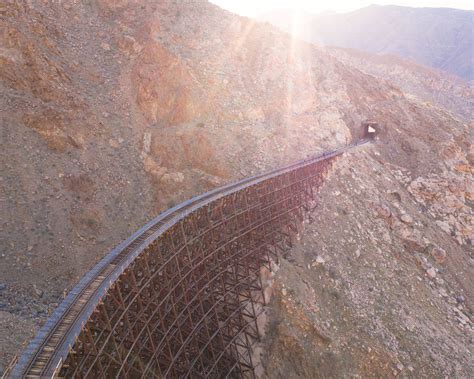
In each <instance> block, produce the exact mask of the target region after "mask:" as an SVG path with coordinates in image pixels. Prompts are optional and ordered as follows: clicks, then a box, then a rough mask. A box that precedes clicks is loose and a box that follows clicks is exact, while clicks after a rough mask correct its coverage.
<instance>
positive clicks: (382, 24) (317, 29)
mask: <svg viewBox="0 0 474 379" xmlns="http://www.w3.org/2000/svg"><path fill="white" fill-rule="evenodd" d="M473 17H474V12H473V11H468V10H460V9H449V8H410V7H400V6H394V5H387V6H380V5H370V6H368V7H365V8H362V9H358V10H356V11H354V12H350V13H341V14H335V13H334V14H323V15H320V16H313V17H310V15H308V14H303V17H300V20H301V22H302V23H303V24H304V25H302V26H299V29H300V30H301V31H304V33H305V34H306V37H307V38H308V40H309V41H312V42H316V43H318V44H322V45H325V46H338V47H343V48H352V49H357V50H361V51H365V52H369V53H375V54H394V55H398V56H400V57H404V58H408V59H410V60H413V61H415V62H418V63H421V64H423V65H426V66H431V67H434V68H438V69H441V70H444V71H446V72H449V73H451V74H454V75H457V76H459V77H461V78H464V79H465V80H468V81H472V80H474V72H473V66H474V56H473V53H472V51H473V46H474V35H473V34H472V23H473ZM262 18H263V19H264V20H267V21H269V22H271V23H273V24H275V25H277V26H279V27H281V28H283V29H284V30H288V31H291V28H292V21H291V17H289V13H288V12H285V13H281V12H274V13H270V14H267V15H265V16H264V17H262Z"/></svg>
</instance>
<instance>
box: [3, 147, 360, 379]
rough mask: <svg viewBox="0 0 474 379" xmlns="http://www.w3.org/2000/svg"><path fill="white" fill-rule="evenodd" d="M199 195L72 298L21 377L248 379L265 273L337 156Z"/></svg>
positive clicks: (116, 254)
mask: <svg viewBox="0 0 474 379" xmlns="http://www.w3.org/2000/svg"><path fill="white" fill-rule="evenodd" d="M366 142H367V140H361V141H359V142H358V143H355V144H352V145H349V146H345V147H343V148H340V149H338V150H334V151H331V152H326V153H323V154H321V155H318V156H315V157H312V158H309V159H305V160H302V161H299V162H296V163H294V164H292V165H289V166H287V167H283V168H280V169H278V170H275V171H272V172H268V173H265V174H261V175H258V176H254V177H251V178H247V179H244V180H242V181H240V182H238V183H235V184H231V185H227V186H224V187H222V188H218V189H216V190H213V191H210V192H207V193H205V194H203V195H200V196H196V197H194V198H192V199H191V200H188V201H186V202H184V203H181V204H179V205H177V206H175V207H173V208H171V209H169V210H167V211H165V212H164V213H162V214H160V215H159V216H158V217H157V218H155V219H154V220H152V221H151V222H149V223H148V224H147V225H145V226H144V227H143V228H141V229H140V230H139V231H137V232H136V233H135V234H133V235H132V236H131V237H130V238H128V239H127V240H126V241H124V242H123V243H121V244H120V245H119V246H117V247H116V248H115V249H114V250H113V251H111V252H110V253H109V254H108V255H106V256H105V257H104V258H103V259H102V260H101V261H100V262H99V263H98V264H97V265H96V266H95V267H94V268H93V269H92V270H91V271H90V272H89V273H87V274H86V275H85V276H84V277H83V278H82V280H81V281H80V282H79V283H78V284H77V285H76V286H75V287H74V289H73V290H72V291H71V292H70V293H69V295H68V296H67V297H66V299H65V300H64V301H63V302H62V304H61V305H60V306H59V307H58V308H57V309H56V311H55V312H54V313H53V315H52V316H51V317H50V318H49V320H48V321H47V322H46V324H45V325H44V326H43V328H42V329H41V330H40V332H39V333H38V335H37V336H36V337H35V339H34V340H33V341H32V342H31V343H30V345H29V347H28V348H27V349H26V351H25V352H24V353H23V355H22V356H21V357H20V359H19V360H18V362H17V364H16V365H15V366H14V367H13V369H12V371H11V372H10V376H11V377H14V378H17V377H27V378H30V377H31V378H33V377H65V378H71V377H78V378H108V377H130V378H135V377H137V378H138V377H141V378H151V377H159V378H161V377H166V378H168V377H169V378H181V377H193V378H198V377H211V378H221V377H254V376H255V373H254V369H255V362H254V352H253V350H254V349H253V347H254V344H255V342H256V341H258V340H259V338H260V336H261V330H259V323H258V317H259V315H260V314H261V313H262V312H263V309H264V308H263V307H264V305H265V303H266V301H267V300H268V299H266V297H265V293H264V284H263V282H262V275H263V274H262V273H263V272H264V271H265V270H267V271H269V270H271V262H272V260H277V257H278V255H279V254H283V253H285V252H287V251H288V249H290V248H291V246H292V237H293V236H294V235H295V233H296V232H297V227H298V223H299V222H301V220H302V219H303V215H304V212H305V211H308V210H310V207H312V206H313V205H314V200H315V194H316V190H317V188H318V187H319V186H320V185H321V183H322V182H323V179H324V177H325V174H326V173H327V171H328V169H329V168H330V166H331V164H332V162H333V160H334V159H336V157H338V156H339V155H341V154H343V153H344V152H345V151H347V150H349V149H352V148H354V147H356V146H358V145H361V144H364V143H366Z"/></svg>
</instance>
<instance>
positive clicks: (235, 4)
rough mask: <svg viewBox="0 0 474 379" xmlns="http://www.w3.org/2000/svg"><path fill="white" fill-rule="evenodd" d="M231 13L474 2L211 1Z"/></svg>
mask: <svg viewBox="0 0 474 379" xmlns="http://www.w3.org/2000/svg"><path fill="white" fill-rule="evenodd" d="M210 2H211V3H214V4H217V5H219V6H220V7H222V8H225V9H228V10H230V11H231V12H234V13H238V14H241V15H243V16H249V17H253V16H260V15H262V14H265V13H267V12H269V11H272V10H275V9H301V10H305V11H308V12H311V13H319V12H323V11H327V10H329V11H335V12H348V11H353V10H355V9H358V8H362V7H366V6H367V5H370V4H380V5H387V4H395V5H404V6H407V7H448V8H461V9H473V8H474V5H473V4H474V1H466V0H393V1H384V0H378V1H377V0H375V1H374V0H372V1H370V0H368V1H364V0H331V1H318V0H210Z"/></svg>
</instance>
